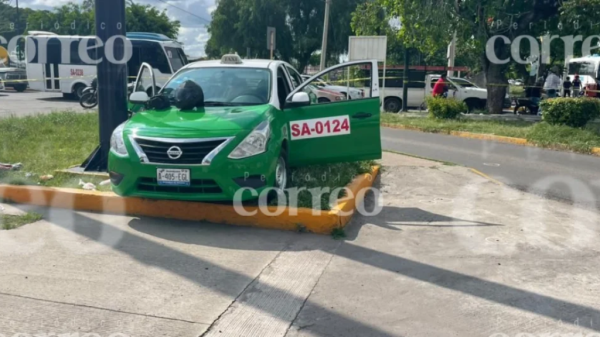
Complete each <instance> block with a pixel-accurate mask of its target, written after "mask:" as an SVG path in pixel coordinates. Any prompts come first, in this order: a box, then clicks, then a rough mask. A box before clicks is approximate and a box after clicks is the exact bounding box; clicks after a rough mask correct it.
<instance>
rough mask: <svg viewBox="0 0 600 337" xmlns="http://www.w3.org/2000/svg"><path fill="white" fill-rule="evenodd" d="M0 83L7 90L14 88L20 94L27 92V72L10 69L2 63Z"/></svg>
mask: <svg viewBox="0 0 600 337" xmlns="http://www.w3.org/2000/svg"><path fill="white" fill-rule="evenodd" d="M0 82H2V83H3V84H4V87H5V88H13V89H15V90H16V91H18V92H23V91H25V90H27V86H28V84H27V72H26V71H25V70H24V69H19V68H10V67H7V66H5V65H4V64H3V63H1V62H0Z"/></svg>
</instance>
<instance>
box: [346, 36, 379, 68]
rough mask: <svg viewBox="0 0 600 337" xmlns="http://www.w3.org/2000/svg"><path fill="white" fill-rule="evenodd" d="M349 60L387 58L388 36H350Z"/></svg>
mask: <svg viewBox="0 0 600 337" xmlns="http://www.w3.org/2000/svg"><path fill="white" fill-rule="evenodd" d="M348 58H349V59H348V61H362V60H377V61H379V62H385V61H386V58H387V36H350V43H349V47H348Z"/></svg>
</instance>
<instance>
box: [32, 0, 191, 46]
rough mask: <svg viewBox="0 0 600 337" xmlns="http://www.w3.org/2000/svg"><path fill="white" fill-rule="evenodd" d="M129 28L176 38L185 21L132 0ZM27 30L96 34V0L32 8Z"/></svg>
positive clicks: (128, 9) (129, 9) (63, 33)
mask: <svg viewBox="0 0 600 337" xmlns="http://www.w3.org/2000/svg"><path fill="white" fill-rule="evenodd" d="M126 16H127V31H138V32H152V33H160V34H164V35H166V36H168V37H170V38H172V39H176V38H177V36H178V33H179V28H180V27H181V24H180V22H179V21H177V20H171V19H169V17H168V16H167V13H166V10H163V11H160V10H158V9H156V8H155V7H153V6H151V5H139V4H136V3H133V2H132V1H129V2H128V3H127V8H126ZM27 30H44V31H51V32H54V33H57V34H60V35H94V34H95V32H96V28H95V14H94V2H93V0H86V1H84V2H83V3H82V4H81V5H79V4H75V3H72V2H71V3H68V4H66V5H63V6H60V7H57V8H55V9H54V10H53V11H46V10H39V11H32V13H31V14H29V15H28V18H27Z"/></svg>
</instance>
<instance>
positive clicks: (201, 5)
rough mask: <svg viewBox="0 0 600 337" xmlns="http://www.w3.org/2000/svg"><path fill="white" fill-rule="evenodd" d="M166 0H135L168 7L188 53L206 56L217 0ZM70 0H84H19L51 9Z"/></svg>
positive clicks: (76, 1)
mask: <svg viewBox="0 0 600 337" xmlns="http://www.w3.org/2000/svg"><path fill="white" fill-rule="evenodd" d="M164 1H165V2H166V3H165V2H161V1H160V0H135V2H136V3H142V4H150V5H153V6H155V7H157V8H159V9H161V10H162V9H167V14H168V15H169V17H170V18H171V19H175V20H179V21H181V29H180V30H179V39H178V40H179V41H180V42H183V43H184V45H185V52H186V54H188V55H190V56H193V57H197V56H204V55H205V54H204V47H205V45H206V42H207V41H208V38H209V36H210V35H209V34H208V32H207V30H206V28H207V27H206V25H207V24H208V23H209V22H210V20H211V13H212V12H213V11H214V10H215V9H216V8H217V6H216V4H215V2H216V0H164ZM14 2H15V0H11V1H10V3H11V4H14ZM68 2H75V3H81V2H82V0H19V6H21V7H29V8H33V9H47V10H50V9H52V8H53V7H56V6H61V5H64V4H66V3H68ZM177 7H178V8H177ZM179 8H180V9H179Z"/></svg>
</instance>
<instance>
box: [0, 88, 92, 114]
mask: <svg viewBox="0 0 600 337" xmlns="http://www.w3.org/2000/svg"><path fill="white" fill-rule="evenodd" d="M52 111H77V112H81V111H85V110H84V109H83V108H82V107H81V106H80V105H79V102H78V101H77V100H75V99H66V98H63V96H62V94H60V93H59V94H56V93H46V92H39V91H32V90H27V91H25V92H22V93H18V92H16V91H14V90H12V89H7V90H5V91H0V118H6V117H10V116H17V117H23V116H29V115H36V114H40V113H49V112H52Z"/></svg>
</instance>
